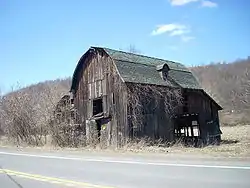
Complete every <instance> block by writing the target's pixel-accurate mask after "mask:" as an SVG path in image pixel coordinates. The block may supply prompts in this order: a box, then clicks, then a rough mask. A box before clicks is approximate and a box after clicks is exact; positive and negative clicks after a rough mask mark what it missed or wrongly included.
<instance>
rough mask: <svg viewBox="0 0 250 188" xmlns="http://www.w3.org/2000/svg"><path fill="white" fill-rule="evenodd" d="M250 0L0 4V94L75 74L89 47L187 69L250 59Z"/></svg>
mask: <svg viewBox="0 0 250 188" xmlns="http://www.w3.org/2000/svg"><path fill="white" fill-rule="evenodd" d="M249 8H250V1H248V0H237V1H236V0H217V1H216V0H211V1H207V0H206V1H205V0H154V1H151V0H120V1H117V0H105V1H83V0H82V1H81V0H79V1H77V0H73V1H66V0H65V1H64V0H60V1H57V0H54V1H51V0H49V1H47V0H43V1H32V0H30V1H28V0H27V1H26V0H23V1H18V0H12V1H8V0H1V1H0V23H1V25H0V88H1V90H2V92H7V91H9V89H10V88H11V86H13V85H15V84H16V83H17V82H19V83H20V85H22V86H27V85H30V84H33V83H37V82H40V81H44V80H51V79H56V78H64V77H67V76H71V75H72V73H73V71H74V68H75V66H76V63H77V61H78V59H79V58H80V57H81V55H82V54H83V53H84V52H85V51H86V50H87V49H88V48H89V47H90V46H105V47H109V48H114V49H127V48H128V47H129V46H130V45H134V46H135V47H136V48H137V49H138V50H140V51H141V52H142V53H143V54H145V55H149V56H156V57H159V58H164V59H169V60H174V61H179V62H181V63H183V64H185V65H187V66H190V65H200V64H207V63H209V62H211V61H222V60H225V61H233V60H235V59H237V58H245V57H247V56H249V55H250V35H249V33H250V24H249V23H250V12H249Z"/></svg>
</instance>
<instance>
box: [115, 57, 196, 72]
mask: <svg viewBox="0 0 250 188" xmlns="http://www.w3.org/2000/svg"><path fill="white" fill-rule="evenodd" d="M112 59H114V60H116V61H122V62H127V63H132V64H139V65H145V66H148V67H154V68H156V66H155V65H150V64H146V63H140V62H134V61H129V60H121V59H117V58H112ZM170 70H173V71H181V72H188V73H192V72H191V71H190V70H188V69H187V70H183V69H173V68H170Z"/></svg>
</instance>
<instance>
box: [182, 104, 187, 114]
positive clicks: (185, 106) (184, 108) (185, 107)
mask: <svg viewBox="0 0 250 188" xmlns="http://www.w3.org/2000/svg"><path fill="white" fill-rule="evenodd" d="M183 113H188V107H187V105H184V106H183Z"/></svg>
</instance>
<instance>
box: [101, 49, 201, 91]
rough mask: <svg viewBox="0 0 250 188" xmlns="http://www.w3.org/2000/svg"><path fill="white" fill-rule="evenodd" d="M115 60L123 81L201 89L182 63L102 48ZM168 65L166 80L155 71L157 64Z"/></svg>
mask: <svg viewBox="0 0 250 188" xmlns="http://www.w3.org/2000/svg"><path fill="white" fill-rule="evenodd" d="M103 49H104V50H105V52H106V53H107V54H108V55H109V56H110V57H111V58H112V59H113V60H114V61H115V63H116V66H117V69H118V71H119V73H120V75H121V77H122V78H123V79H124V81H125V82H136V83H144V84H156V85H163V86H165V85H169V86H180V87H182V88H186V89H201V86H200V84H199V82H198V81H197V79H196V78H195V77H194V75H193V74H192V72H190V70H189V69H187V68H186V67H185V66H184V65H183V64H181V63H177V62H173V61H168V60H163V59H159V58H154V57H148V56H144V55H138V54H134V53H128V52H123V51H118V50H112V49H109V48H103ZM164 64H167V65H168V67H169V69H170V70H169V75H168V82H166V81H164V80H163V79H162V78H161V76H160V74H159V73H158V71H157V69H158V68H157V67H158V66H162V65H164Z"/></svg>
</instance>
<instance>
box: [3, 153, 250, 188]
mask: <svg viewBox="0 0 250 188" xmlns="http://www.w3.org/2000/svg"><path fill="white" fill-rule="evenodd" d="M0 165H1V166H0V168H1V169H0V187H1V188H2V187H3V188H33V187H35V188H45V187H46V188H59V187H60V188H61V187H88V188H89V187H95V188H114V187H120V188H135V187H140V188H144V187H145V188H152V187H164V188H165V187H171V188H183V187H187V188H189V187H192V188H193V187H202V188H206V187H207V188H211V187H213V188H224V187H225V188H231V187H237V188H243V187H244V188H249V187H250V162H249V161H248V160H240V159H234V160H232V159H226V158H224V159H207V158H198V157H189V158H185V157H182V158H181V157H179V156H174V155H172V156H168V155H166V156H163V155H160V156H158V155H128V154H125V155H120V154H110V153H109V154H98V153H86V152H85V153H72V152H69V151H67V152H41V151H28V152H27V151H26V152H24V151H16V150H11V149H5V148H0Z"/></svg>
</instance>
